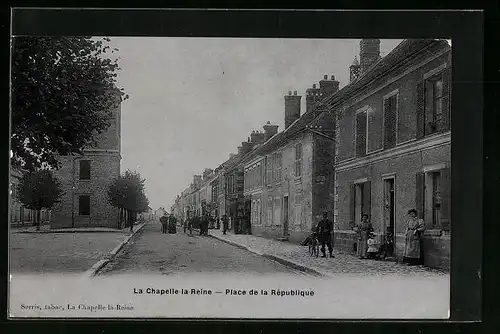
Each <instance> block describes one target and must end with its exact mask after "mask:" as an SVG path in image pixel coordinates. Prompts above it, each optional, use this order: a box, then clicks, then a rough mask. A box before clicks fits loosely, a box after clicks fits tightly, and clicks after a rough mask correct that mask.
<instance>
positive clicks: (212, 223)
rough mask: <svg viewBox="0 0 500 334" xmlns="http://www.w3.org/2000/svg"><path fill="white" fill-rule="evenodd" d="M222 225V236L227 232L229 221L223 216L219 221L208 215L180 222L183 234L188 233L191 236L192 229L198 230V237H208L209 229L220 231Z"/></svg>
mask: <svg viewBox="0 0 500 334" xmlns="http://www.w3.org/2000/svg"><path fill="white" fill-rule="evenodd" d="M221 223H222V231H223V233H224V234H226V232H227V231H228V227H229V220H228V218H227V216H226V215H223V216H222V217H221V218H220V219H219V218H217V217H215V218H214V217H212V216H210V215H207V214H204V215H202V216H201V218H200V217H188V218H186V220H184V222H182V227H183V229H184V233H187V232H189V234H190V235H193V228H195V227H196V228H199V230H200V235H208V230H209V228H217V229H220V226H221Z"/></svg>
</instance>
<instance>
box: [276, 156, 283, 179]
mask: <svg viewBox="0 0 500 334" xmlns="http://www.w3.org/2000/svg"><path fill="white" fill-rule="evenodd" d="M281 169H282V165H281V152H278V153H276V182H280V181H281Z"/></svg>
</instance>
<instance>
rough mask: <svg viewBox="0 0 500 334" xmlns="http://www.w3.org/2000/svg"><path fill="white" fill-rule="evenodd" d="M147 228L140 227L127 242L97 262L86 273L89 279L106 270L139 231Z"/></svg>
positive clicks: (143, 224) (124, 241)
mask: <svg viewBox="0 0 500 334" xmlns="http://www.w3.org/2000/svg"><path fill="white" fill-rule="evenodd" d="M144 226H146V223H142V225H139V226H138V227H137V228H136V230H135V231H134V232H133V233H132V234H130V235H128V236H127V237H126V238H125V240H123V241H122V242H121V243H120V244H118V246H116V247H115V248H114V249H113V250H112V251H111V252H109V253H108V254H106V255H104V257H103V258H102V259H100V260H99V261H97V262H96V263H95V264H94V265H93V266H92V267H91V268H90V269H89V270H87V271H86V272H85V276H87V277H94V276H96V275H97V274H98V273H99V271H100V270H101V269H102V268H104V267H105V266H106V265H107V264H108V263H109V261H111V260H112V259H113V258H114V257H115V256H116V254H118V252H119V251H120V250H121V249H122V248H123V246H125V245H126V244H128V243H129V241H130V240H131V239H132V238H133V237H134V236H135V235H136V234H137V233H139V231H141V230H142V228H143V227H144Z"/></svg>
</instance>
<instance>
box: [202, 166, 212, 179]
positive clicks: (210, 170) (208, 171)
mask: <svg viewBox="0 0 500 334" xmlns="http://www.w3.org/2000/svg"><path fill="white" fill-rule="evenodd" d="M212 173H213V169H211V168H205V170H204V171H203V180H206V179H208V177H209V176H210V175H211V174H212Z"/></svg>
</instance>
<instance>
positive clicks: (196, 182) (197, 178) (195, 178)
mask: <svg viewBox="0 0 500 334" xmlns="http://www.w3.org/2000/svg"><path fill="white" fill-rule="evenodd" d="M201 180H202V179H201V175H195V176H193V184H194V185H195V186H197V185H199V184H200V183H201Z"/></svg>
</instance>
